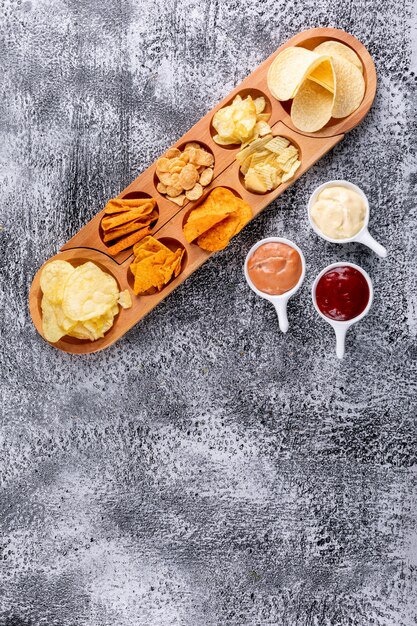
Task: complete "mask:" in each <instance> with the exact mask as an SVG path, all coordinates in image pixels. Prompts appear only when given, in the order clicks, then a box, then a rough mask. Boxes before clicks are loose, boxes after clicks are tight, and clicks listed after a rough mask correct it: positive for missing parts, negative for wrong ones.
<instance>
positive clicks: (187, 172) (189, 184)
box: [178, 163, 199, 191]
mask: <svg viewBox="0 0 417 626" xmlns="http://www.w3.org/2000/svg"><path fill="white" fill-rule="evenodd" d="M198 179H199V175H198V171H197V169H196V167H195V166H194V165H192V164H191V163H188V164H187V165H186V166H185V167H183V168H182V170H181V173H180V175H179V180H178V182H179V184H180V185H181V187H182V189H185V190H186V191H187V190H188V189H192V188H193V187H194V185H195V184H196V182H197V181H198ZM181 191H182V190H181Z"/></svg>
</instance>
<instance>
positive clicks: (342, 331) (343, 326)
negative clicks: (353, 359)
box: [311, 261, 374, 359]
mask: <svg viewBox="0 0 417 626" xmlns="http://www.w3.org/2000/svg"><path fill="white" fill-rule="evenodd" d="M346 266H348V267H354V268H355V269H356V270H358V272H360V273H361V274H362V275H363V277H364V278H365V279H366V282H367V283H368V287H369V300H368V304H367V305H366V307H365V309H364V310H363V311H362V313H360V315H357V316H356V317H353V318H352V319H351V320H345V321H339V320H332V319H331V318H330V317H327V315H324V313H322V312H321V311H320V309H319V307H318V306H317V300H316V288H317V285H318V282H319V280H320V278H321V277H322V276H323V275H324V274H325V273H326V272H328V271H329V270H332V269H333V268H335V267H346ZM311 296H312V298H313V304H314V307H315V309H316V311H317V313H318V314H319V315H320V317H322V318H323V319H324V320H326V322H327V323H328V324H330V326H332V327H333V330H334V332H335V335H336V355H337V357H338V358H339V359H343V356H344V354H345V338H346V333H347V331H348V330H349V328H350V327H351V326H352V324H356V322H359V321H360V320H361V319H363V318H364V317H365V315H367V314H368V311H369V309H370V308H371V306H372V301H373V299H374V288H373V285H372V281H371V279H370V277H369V274H368V273H367V272H365V270H364V269H362V268H361V267H359V265H355V263H348V262H347V261H339V262H338V263H332V264H331V265H328V266H327V267H325V268H324V270H322V271H321V272H320V274H318V276H317V278H316V280H315V281H314V283H313V286H312V290H311Z"/></svg>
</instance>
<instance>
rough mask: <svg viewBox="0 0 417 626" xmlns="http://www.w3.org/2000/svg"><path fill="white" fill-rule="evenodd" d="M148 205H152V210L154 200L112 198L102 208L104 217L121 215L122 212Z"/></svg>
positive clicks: (154, 203)
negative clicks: (115, 214)
mask: <svg viewBox="0 0 417 626" xmlns="http://www.w3.org/2000/svg"><path fill="white" fill-rule="evenodd" d="M148 203H150V204H152V208H154V207H155V205H156V200H155V199H154V198H112V199H111V200H109V201H108V203H107V204H106V206H105V207H104V213H105V214H106V215H112V214H114V213H121V212H122V211H129V210H130V209H135V208H138V207H143V206H145V205H147V204H148Z"/></svg>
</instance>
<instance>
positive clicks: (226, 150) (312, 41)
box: [29, 28, 376, 354]
mask: <svg viewBox="0 0 417 626" xmlns="http://www.w3.org/2000/svg"><path fill="white" fill-rule="evenodd" d="M329 39H331V40H335V41H340V42H341V43H344V44H346V45H348V46H350V47H351V48H352V49H353V50H354V51H355V52H356V54H357V55H358V56H359V58H360V59H361V61H362V64H363V67H364V78H365V85H366V89H365V96H364V99H363V101H362V103H361V105H360V107H359V108H358V109H357V110H356V111H355V112H354V113H352V115H350V116H349V117H347V118H343V119H331V120H330V122H329V123H328V124H327V125H326V126H325V127H324V128H323V129H322V130H321V131H319V132H316V133H301V132H299V131H298V130H297V129H296V128H295V127H294V126H293V124H292V122H291V118H290V115H289V108H288V107H287V103H281V102H278V101H277V100H276V99H275V98H274V97H273V96H272V95H271V94H270V92H269V89H268V85H267V72H268V68H269V65H270V64H271V62H272V60H273V59H274V58H275V56H276V55H277V54H278V53H279V52H281V51H282V50H283V49H284V48H287V47H289V46H299V45H300V46H303V47H305V48H309V49H313V48H315V47H316V46H317V45H318V44H320V43H322V42H323V41H327V40H329ZM375 91H376V71H375V65H374V63H373V60H372V58H371V56H370V54H369V53H368V51H367V50H366V48H365V47H364V46H363V45H362V44H361V43H360V42H359V41H358V40H357V39H355V37H353V36H352V35H349V34H348V33H345V32H344V31H341V30H338V29H335V28H314V29H310V30H306V31H304V32H302V33H299V34H298V35H296V36H295V37H292V38H291V39H289V40H288V41H287V42H286V43H285V44H284V45H282V46H281V47H280V48H279V49H278V50H277V51H276V52H274V53H273V54H272V55H271V56H270V57H269V58H268V59H267V60H266V61H264V62H263V63H262V64H261V65H260V66H259V67H258V68H257V69H256V70H255V71H254V72H252V74H250V75H249V76H248V77H247V78H245V80H243V81H242V82H241V83H240V84H239V85H238V86H237V87H236V88H235V89H234V90H233V91H232V92H231V93H230V94H229V95H228V96H227V97H226V98H224V99H223V100H222V101H221V102H220V103H219V104H218V105H217V106H216V107H214V109H212V110H211V111H209V113H207V114H206V115H205V116H204V117H203V118H202V119H201V120H200V121H199V122H197V124H195V125H194V126H193V127H192V128H191V129H190V130H189V131H188V132H187V133H185V135H183V137H181V139H179V140H178V141H177V143H176V144H175V147H179V148H181V147H182V146H183V145H184V144H185V143H187V142H188V141H197V142H198V143H200V144H202V145H203V146H205V147H206V148H207V149H208V150H210V151H211V152H212V153H213V155H214V159H215V163H214V177H213V181H212V182H211V184H210V185H209V186H208V187H206V188H205V193H204V196H203V197H202V198H201V199H200V200H198V201H197V202H190V201H188V202H187V203H186V204H185V205H184V206H183V207H182V208H179V207H178V206H177V205H176V204H174V203H173V202H171V201H170V200H168V199H167V198H166V197H164V196H162V195H161V194H159V193H158V192H157V191H156V182H157V181H156V180H155V164H152V165H151V166H150V167H148V169H147V170H145V171H144V172H143V173H142V174H140V175H139V176H138V177H137V178H136V180H134V181H133V182H132V183H131V184H130V185H129V186H128V187H126V189H124V190H123V191H122V192H121V194H120V196H119V197H122V198H125V197H147V196H150V197H154V198H155V199H156V200H157V206H158V210H159V218H158V222H157V223H156V225H155V226H154V229H153V232H152V234H153V236H155V237H156V238H157V239H160V240H162V241H163V243H165V244H166V245H168V247H172V248H173V249H176V248H178V247H179V246H182V247H183V248H184V249H185V254H184V257H183V263H182V271H181V273H180V275H179V276H178V277H177V278H175V279H174V280H172V281H171V282H170V283H169V284H168V285H167V286H166V287H165V288H164V289H163V290H162V291H161V292H160V293H157V294H154V295H151V296H139V297H138V296H135V295H134V293H133V291H132V286H133V276H132V274H131V272H130V270H129V265H130V263H131V262H132V249H129V250H124V251H123V252H121V253H119V254H118V255H117V256H116V257H115V258H112V257H110V256H109V255H108V252H107V245H106V244H105V243H104V242H103V241H102V238H101V231H100V222H101V219H102V217H103V211H100V212H99V213H98V214H97V215H96V216H95V217H94V218H93V219H92V220H91V221H90V222H89V223H88V224H87V225H86V226H85V227H84V228H82V229H81V230H80V231H79V232H78V233H77V234H76V235H75V236H74V237H72V239H70V240H69V241H68V242H67V243H66V244H65V245H64V246H62V248H61V251H60V252H59V253H58V254H57V255H55V256H54V257H53V259H62V260H66V261H70V262H71V263H72V264H73V265H79V264H81V263H84V262H85V261H87V260H90V261H93V262H94V263H97V264H98V265H99V266H100V267H101V268H102V269H103V270H105V271H107V272H108V273H110V274H111V275H113V276H114V278H115V279H116V280H117V282H118V284H119V286H120V289H129V290H130V292H131V295H132V300H133V306H132V308H131V309H126V310H121V311H120V313H119V314H118V316H117V318H116V319H115V322H114V324H113V326H112V328H111V329H110V330H109V331H108V333H106V335H105V336H104V337H103V338H102V339H98V340H97V341H94V342H91V341H82V340H79V339H74V338H72V337H67V336H66V337H63V338H62V339H61V340H60V341H59V342H57V343H54V344H51V345H53V346H54V347H56V348H59V349H60V350H63V351H65V352H71V353H74V354H87V353H91V352H97V351H98V350H102V349H103V348H106V347H107V346H109V345H111V344H112V343H114V342H115V341H117V340H118V339H119V338H120V337H122V336H123V335H124V334H125V333H126V332H127V331H128V330H129V328H131V327H132V326H134V325H135V324H136V323H137V322H139V321H140V320H141V319H142V318H143V317H144V316H145V315H146V314H147V313H148V312H149V311H151V310H152V309H153V308H154V307H155V306H156V305H157V304H158V303H159V302H161V300H163V299H164V298H165V297H166V296H167V295H168V294H169V293H171V292H172V291H173V290H174V289H175V288H176V287H177V286H178V285H179V284H181V283H182V282H183V281H184V280H185V279H186V278H187V277H188V276H189V275H190V274H192V273H193V272H194V271H195V270H196V269H197V268H198V267H200V265H202V264H203V263H204V261H206V259H208V258H209V256H211V254H210V253H208V252H205V251H204V250H201V249H200V248H199V247H198V246H197V245H196V244H189V243H188V242H187V241H186V240H185V238H184V236H183V232H182V225H183V223H184V221H185V219H186V218H187V215H188V213H189V212H190V211H191V210H192V209H193V208H195V207H196V206H198V204H200V203H201V202H202V201H203V200H204V198H205V197H206V196H207V194H208V193H209V192H210V191H211V190H212V189H213V188H214V187H218V186H223V187H228V188H229V189H231V190H232V191H233V192H234V193H235V194H236V195H238V196H240V197H241V198H243V199H244V200H245V201H246V202H248V203H249V204H250V205H251V207H252V209H253V216H254V217H255V216H256V215H257V214H258V213H260V211H262V210H263V209H264V208H265V207H266V206H268V204H270V203H271V202H272V201H273V200H275V198H277V197H278V196H279V195H280V194H281V193H283V192H284V191H285V190H286V189H287V187H289V186H290V185H291V184H292V183H293V182H294V181H295V180H297V178H299V177H300V176H302V174H304V172H306V171H307V170H308V169H309V168H310V167H311V166H312V165H313V164H314V163H315V162H316V161H318V159H320V158H321V157H322V156H323V155H324V154H326V152H328V151H329V150H330V149H331V148H333V146H335V145H336V144H337V143H338V142H339V141H341V140H342V139H343V137H344V135H345V133H346V132H348V131H349V130H351V129H352V128H354V127H355V126H357V125H358V124H359V123H360V122H361V121H362V119H363V118H364V117H365V115H366V114H367V113H368V111H369V109H370V107H371V105H372V102H373V100H374V97H375ZM237 94H240V95H241V96H242V97H246V96H247V95H248V94H250V95H252V96H253V97H256V96H259V95H263V96H264V97H265V99H266V102H267V109H266V110H267V111H268V112H270V113H271V118H270V121H269V123H270V125H271V127H272V131H273V134H274V135H282V136H284V137H287V138H288V139H290V140H291V142H292V143H294V144H295V145H296V146H297V147H298V149H299V151H300V155H301V166H300V168H299V169H298V171H297V173H296V176H295V177H294V178H293V179H291V181H288V182H287V183H285V184H282V185H279V187H277V189H275V190H274V191H271V192H270V193H266V194H262V195H261V194H254V193H251V192H249V191H247V190H246V189H245V187H244V186H243V184H242V181H241V178H240V176H239V166H238V163H237V162H236V160H235V157H236V153H237V152H238V148H237V147H232V148H231V147H222V146H218V145H217V144H216V143H215V142H214V141H213V135H214V134H215V131H214V129H213V128H212V126H211V120H212V118H213V115H214V114H215V112H216V111H217V110H218V109H220V108H222V107H223V106H225V105H226V104H229V103H230V102H231V101H232V100H233V98H234V97H235V96H236V95H237ZM51 260H52V259H48V261H51ZM48 261H47V262H48ZM42 268H43V266H42V267H41V268H40V269H39V271H38V272H37V274H36V275H35V277H34V279H33V282H32V286H31V289H30V294H29V307H30V312H31V316H32V320H33V323H34V325H35V327H36V329H37V330H38V332H39V333H40V334H41V335H42V336H43V332H42V313H41V307H40V303H41V298H42V292H41V289H40V285H39V279H40V272H41V270H42Z"/></svg>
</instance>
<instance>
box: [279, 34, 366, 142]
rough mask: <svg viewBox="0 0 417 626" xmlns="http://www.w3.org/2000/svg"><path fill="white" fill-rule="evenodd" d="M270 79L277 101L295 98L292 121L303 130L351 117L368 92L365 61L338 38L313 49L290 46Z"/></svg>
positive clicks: (318, 127) (307, 130) (309, 130)
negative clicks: (363, 63) (366, 89)
mask: <svg viewBox="0 0 417 626" xmlns="http://www.w3.org/2000/svg"><path fill="white" fill-rule="evenodd" d="M267 80H268V87H269V89H270V91H271V93H272V94H273V96H274V97H275V98H277V100H281V101H284V100H290V99H292V100H293V102H292V106H291V120H292V122H293V124H294V126H296V127H297V128H298V129H299V130H302V131H303V132H310V133H313V132H316V131H318V130H320V129H321V128H323V126H325V125H326V124H327V123H328V122H329V120H330V119H331V118H332V117H333V118H336V119H339V118H343V117H347V116H348V115H350V114H351V113H353V112H354V111H356V109H358V107H359V106H360V104H361V102H362V100H363V98H364V95H365V80H364V77H363V66H362V62H361V60H360V59H359V57H358V55H357V54H356V53H355V52H354V51H353V50H352V49H351V48H349V47H348V46H345V45H344V44H341V43H340V42H337V41H325V42H323V43H321V44H320V45H318V46H317V47H316V48H315V49H314V50H313V51H311V50H305V49H304V48H300V47H299V46H297V47H290V48H286V49H285V50H283V51H282V52H280V54H278V55H277V56H276V57H275V59H274V60H273V62H272V63H271V65H270V67H269V70H268V79H267Z"/></svg>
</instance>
